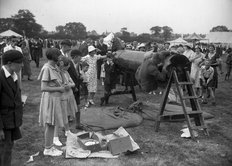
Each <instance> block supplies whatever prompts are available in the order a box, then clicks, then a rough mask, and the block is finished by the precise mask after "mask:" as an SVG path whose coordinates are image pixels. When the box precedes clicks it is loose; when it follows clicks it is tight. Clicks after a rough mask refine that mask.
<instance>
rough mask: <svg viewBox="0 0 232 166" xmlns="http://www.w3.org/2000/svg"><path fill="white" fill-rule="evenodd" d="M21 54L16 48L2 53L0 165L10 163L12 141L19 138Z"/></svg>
mask: <svg viewBox="0 0 232 166" xmlns="http://www.w3.org/2000/svg"><path fill="white" fill-rule="evenodd" d="M22 62H23V55H22V53H21V52H19V51H17V50H9V51H6V52H5V53H4V54H3V55H2V64H3V66H2V68H1V70H0V165H2V166H10V165H11V153H12V148H13V145H14V141H15V140H17V139H19V138H21V133H20V129H19V127H20V126H21V125H22V116H23V104H22V99H21V90H20V88H19V84H18V77H17V74H16V73H17V72H19V71H20V70H21V68H22Z"/></svg>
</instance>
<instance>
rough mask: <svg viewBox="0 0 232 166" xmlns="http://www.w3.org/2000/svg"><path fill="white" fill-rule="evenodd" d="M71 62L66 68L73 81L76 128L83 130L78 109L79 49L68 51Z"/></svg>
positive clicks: (79, 80) (79, 81)
mask: <svg viewBox="0 0 232 166" xmlns="http://www.w3.org/2000/svg"><path fill="white" fill-rule="evenodd" d="M70 56H71V62H70V67H69V69H68V73H69V75H70V77H71V78H72V80H73V82H74V83H75V87H73V88H72V89H73V94H74V97H75V100H76V104H77V111H76V114H75V117H76V129H80V130H83V126H82V125H81V123H80V118H81V111H80V84H81V78H80V76H81V74H80V68H81V66H80V60H81V52H80V51H79V50H76V49H75V50H72V51H71V52H70Z"/></svg>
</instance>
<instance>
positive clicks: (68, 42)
mask: <svg viewBox="0 0 232 166" xmlns="http://www.w3.org/2000/svg"><path fill="white" fill-rule="evenodd" d="M60 44H61V45H67V46H72V43H71V41H70V40H68V39H65V40H62V41H61V43H60Z"/></svg>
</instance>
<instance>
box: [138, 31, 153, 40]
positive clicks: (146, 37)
mask: <svg viewBox="0 0 232 166" xmlns="http://www.w3.org/2000/svg"><path fill="white" fill-rule="evenodd" d="M136 39H137V41H138V42H149V41H151V35H150V34H149V33H142V34H140V35H138V36H137V38H136Z"/></svg>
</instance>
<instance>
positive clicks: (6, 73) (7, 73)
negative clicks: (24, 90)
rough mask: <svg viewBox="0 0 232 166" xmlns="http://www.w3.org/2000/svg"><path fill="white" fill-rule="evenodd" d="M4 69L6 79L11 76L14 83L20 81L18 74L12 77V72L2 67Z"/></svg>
mask: <svg viewBox="0 0 232 166" xmlns="http://www.w3.org/2000/svg"><path fill="white" fill-rule="evenodd" d="M2 69H3V71H4V73H5V76H6V78H8V77H10V76H11V77H12V78H13V80H14V82H15V81H17V80H18V76H17V74H16V73H15V72H14V73H13V75H11V74H10V72H9V71H8V70H7V69H6V67H5V66H2Z"/></svg>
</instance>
